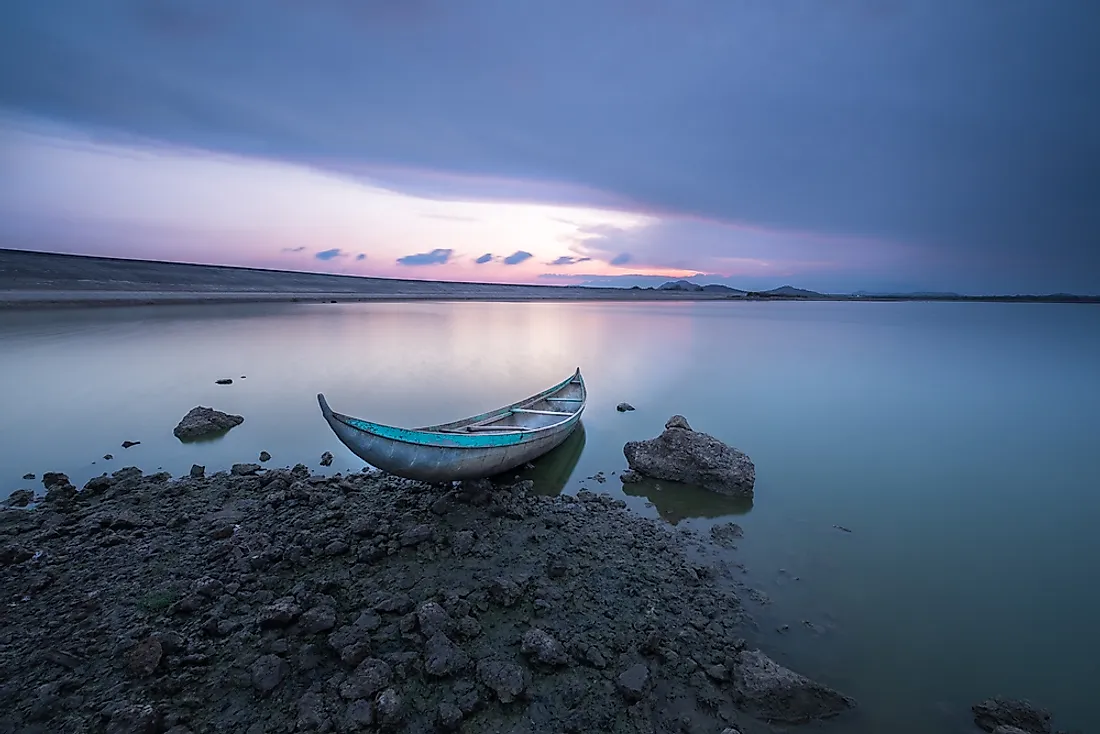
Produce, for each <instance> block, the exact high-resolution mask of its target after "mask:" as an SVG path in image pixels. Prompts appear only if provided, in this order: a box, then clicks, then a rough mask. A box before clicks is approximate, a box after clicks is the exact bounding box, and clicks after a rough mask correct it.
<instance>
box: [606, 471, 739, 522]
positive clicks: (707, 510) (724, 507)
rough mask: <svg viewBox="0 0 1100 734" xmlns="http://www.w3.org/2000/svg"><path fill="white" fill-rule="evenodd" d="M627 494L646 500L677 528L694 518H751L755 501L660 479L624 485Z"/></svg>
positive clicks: (643, 480)
mask: <svg viewBox="0 0 1100 734" xmlns="http://www.w3.org/2000/svg"><path fill="white" fill-rule="evenodd" d="M623 493H624V494H627V495H629V496H631V497H645V498H646V499H647V500H649V501H650V502H651V503H653V506H654V507H655V508H657V514H658V515H660V516H661V519H662V520H665V521H666V522H668V523H670V524H672V525H675V524H677V523H679V522H680V521H681V520H687V519H690V518H693V517H709V518H714V517H724V516H726V515H747V514H748V513H749V512H750V511H751V510H752V499H750V498H747V497H730V496H728V495H724V494H717V493H716V492H711V491H709V490H706V489H703V488H702V487H696V486H693V485H690V484H679V483H677V482H667V481H664V480H656V479H642V480H641V481H640V482H632V483H629V484H623Z"/></svg>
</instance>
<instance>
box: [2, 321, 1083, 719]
mask: <svg viewBox="0 0 1100 734" xmlns="http://www.w3.org/2000/svg"><path fill="white" fill-rule="evenodd" d="M578 366H579V367H581V369H582V370H583V373H584V376H585V380H586V382H587V384H588V389H589V396H590V397H589V404H588V408H587V410H586V412H585V415H584V422H583V427H584V431H583V433H580V432H578V433H577V434H575V435H574V436H573V437H572V438H571V440H570V442H569V443H568V444H567V445H565V446H563V447H562V449H561V450H559V451H558V452H556V453H555V454H554V455H552V456H549V457H547V459H546V460H545V461H542V462H540V465H539V466H538V467H537V468H536V469H535V470H533V471H532V472H530V473H531V474H532V475H533V478H534V479H535V480H536V481H537V482H538V486H537V489H538V491H542V492H560V491H566V492H575V491H577V490H578V489H579V488H580V487H581V486H587V487H590V488H592V489H593V490H596V491H603V492H608V493H611V494H613V495H615V496H616V497H621V498H623V499H625V500H626V501H627V502H628V503H629V505H630V506H631V507H632V508H633V509H634V510H636V511H637V512H639V513H642V514H646V515H651V516H654V517H656V516H660V517H661V518H663V519H664V521H666V522H670V523H676V524H677V525H678V526H680V527H685V528H690V529H693V530H696V531H699V532H700V533H702V534H705V533H706V532H707V530H708V529H709V527H710V526H712V525H713V524H715V523H718V522H727V521H730V520H734V521H736V522H737V523H739V524H740V525H742V526H743V527H744V529H745V537H744V538H743V540H741V541H739V547H738V549H737V550H736V551H733V552H731V556H730V557H731V559H732V560H734V561H735V562H738V563H743V564H744V565H745V569H746V573H745V575H744V581H745V584H746V585H748V586H749V587H751V588H754V589H757V590H759V591H761V592H763V594H764V595H766V596H767V597H768V598H770V599H771V603H770V604H756V603H754V602H752V601H749V600H748V599H747V598H746V604H747V605H748V606H749V609H750V612H751V613H752V614H753V615H754V616H755V617H756V618H757V619H758V621H759V630H758V631H757V632H756V633H755V636H757V637H758V638H759V641H760V642H761V644H763V645H765V647H766V649H767V650H768V652H769V653H772V654H773V655H774V657H776V658H777V659H778V660H780V661H781V662H784V663H786V664H788V665H790V666H791V667H793V668H795V669H796V670H799V671H800V672H803V673H806V674H808V675H811V676H814V677H818V678H820V679H821V680H823V681H824V682H827V683H830V684H832V685H835V686H837V687H838V688H841V689H842V690H843V691H844V692H845V693H848V694H850V695H852V696H854V697H855V698H857V699H858V700H859V701H860V703H861V708H860V712H859V715H858V717H856V718H854V719H853V720H852V722H851V726H850V727H849V728H847V729H845V730H846V731H851V730H853V728H851V727H856V728H857V729H858V730H861V731H868V732H871V731H895V732H914V733H915V732H927V731H941V732H950V731H959V732H972V731H977V729H976V728H975V727H974V726H973V725H972V724H971V723H970V717H969V709H968V707H969V705H970V704H971V703H973V702H975V701H977V700H979V699H981V698H985V697H987V696H990V695H994V694H1003V695H1006V696H1013V697H1026V698H1030V699H1032V700H1033V701H1035V702H1036V703H1039V704H1041V705H1043V706H1046V707H1048V708H1050V709H1052V710H1053V711H1054V712H1055V723H1056V725H1057V726H1060V727H1061V728H1066V729H1073V728H1078V729H1082V730H1085V731H1096V730H1100V709H1098V708H1097V707H1096V705H1095V702H1094V696H1095V690H1096V685H1097V681H1100V624H1098V623H1097V620H1100V588H1098V586H1097V584H1096V581H1095V580H1096V579H1097V578H1100V534H1097V533H1096V531H1095V525H1096V522H1097V520H1098V519H1100V492H1098V489H1100V450H1098V449H1100V446H1098V438H1097V437H1098V436H1100V379H1098V376H1100V371H1098V368H1100V307H1094V306H1074V305H1051V304H980V303H852V302H846V303H825V302H804V303H799V302H779V303H737V302H726V303H689V302H681V303H660V304H638V303H376V304H282V305H243V304H242V305H233V306H152V307H141V308H118V309H87V310H58V311H36V312H24V313H20V312H3V313H0V385H2V386H3V388H2V389H3V391H4V397H3V410H2V411H0V466H2V476H0V497H4V496H7V495H8V494H9V493H10V492H11V491H13V490H15V489H19V488H21V487H33V488H35V489H39V490H40V489H41V485H40V484H38V483H37V482H28V481H24V480H22V479H21V477H22V475H23V474H24V473H26V472H34V473H35V474H38V475H39V476H41V473H42V472H44V471H63V472H66V473H67V474H69V476H70V477H71V478H72V479H73V481H74V483H77V484H78V485H79V484H81V483H82V482H83V481H86V480H87V479H88V478H90V477H91V476H94V475H96V474H99V473H102V472H104V471H113V470H115V469H117V468H120V467H122V466H127V465H136V466H140V467H141V468H142V469H144V470H146V471H153V470H156V469H157V468H160V467H163V468H164V469H165V470H167V471H170V472H172V473H173V474H175V475H179V474H183V473H185V472H186V471H187V470H188V469H189V468H190V466H191V465H192V464H193V463H199V464H204V465H206V467H207V471H208V472H212V471H216V470H220V469H226V468H228V466H229V465H230V464H232V463H234V462H239V461H254V460H255V459H256V456H257V455H258V454H259V452H260V451H261V450H266V451H269V452H270V453H271V454H272V456H273V459H272V461H271V464H270V465H273V466H274V465H279V466H283V465H292V464H294V463H297V462H299V461H301V462H304V463H307V464H310V465H311V466H312V468H313V469H314V471H320V467H318V466H317V464H318V460H319V457H320V455H321V453H322V452H324V451H331V452H332V453H333V454H335V456H336V461H335V463H334V464H333V466H332V467H331V469H330V471H333V472H335V471H355V470H358V469H360V468H361V467H362V462H360V461H359V460H358V459H356V457H355V456H353V455H352V454H351V453H350V452H349V451H347V450H346V449H344V448H343V446H342V445H341V444H340V443H339V442H338V441H337V440H336V438H335V436H334V435H333V434H332V433H331V431H330V430H329V429H328V427H327V426H326V425H325V423H324V421H323V419H322V417H321V414H320V411H319V409H318V406H317V402H316V394H317V393H318V392H324V393H325V395H326V397H327V398H328V400H329V402H330V403H331V404H332V406H333V408H334V409H336V410H339V411H342V412H345V413H350V414H353V415H357V416H360V417H364V418H369V419H371V420H377V421H379V422H383V423H394V424H401V425H424V424H429V423H436V422H442V421H445V420H450V419H454V418H459V417H462V416H464V415H467V414H473V413H480V412H483V411H484V410H486V409H489V408H492V407H496V406H498V405H503V404H506V403H510V402H512V401H514V400H516V399H519V398H521V397H523V396H525V395H527V394H530V393H533V392H536V391H537V390H540V389H542V388H543V387H546V386H549V385H550V384H552V383H555V382H557V381H559V380H562V379H564V378H565V377H567V376H568V375H569V374H571V373H572V371H573V370H574V369H575V368H576V367H578ZM223 377H228V378H233V380H234V382H233V384H232V385H226V386H222V385H216V384H215V383H214V381H215V380H216V379H218V378H223ZM620 401H628V402H630V403H632V404H634V405H635V406H636V407H637V410H636V411H635V412H630V413H618V412H616V410H615V405H616V404H617V403H619V402H620ZM195 405H207V406H211V407H214V408H217V409H219V410H224V411H227V412H231V413H239V414H241V415H243V416H245V422H244V423H243V424H242V425H240V426H238V427H237V428H234V429H233V430H232V431H230V432H229V433H228V434H227V435H226V436H224V437H223V438H221V439H219V440H215V441H210V442H203V443H194V444H182V443H180V442H179V441H177V440H176V439H175V438H174V437H173V435H172V428H173V427H174V426H175V425H176V423H177V422H178V421H179V419H180V418H181V417H182V416H183V415H184V413H186V412H187V411H188V410H189V409H190V408H192V407H194V406H195ZM677 413H679V414H683V415H684V416H686V417H687V419H688V420H689V421H690V423H691V425H692V426H693V427H694V428H696V429H697V430H702V431H706V432H708V433H711V434H713V435H715V436H717V437H718V438H720V439H722V440H724V441H726V442H728V443H730V444H732V445H734V446H736V447H738V448H740V449H741V450H743V451H745V452H746V453H748V454H749V455H750V456H751V457H752V459H753V460H754V462H755V463H756V469H757V484H756V497H755V501H754V502H753V503H751V504H747V503H743V502H737V501H732V500H729V499H727V498H722V497H718V496H715V495H710V494H708V493H705V492H701V491H695V492H691V491H679V490H675V489H673V488H669V487H667V486H666V487H656V486H653V485H640V486H636V485H632V486H628V487H627V490H628V493H624V492H623V486H622V485H621V484H620V483H619V481H618V479H617V477H615V476H611V472H619V471H622V470H623V469H624V468H625V466H626V464H625V459H624V457H623V453H622V446H623V443H624V442H626V441H628V440H632V439H638V438H648V437H651V436H654V435H656V434H657V433H659V432H660V430H661V429H662V427H663V425H664V422H665V421H666V420H667V419H668V418H669V417H670V416H671V415H673V414H677ZM127 440H128V441H140V442H141V443H140V444H139V445H136V446H133V447H131V448H129V449H123V448H122V447H121V445H120V444H121V443H122V442H123V441H127ZM105 454H112V455H113V459H109V460H108V459H104V458H103V457H104V455H105ZM599 471H603V472H605V473H606V474H607V475H608V479H609V481H607V482H606V483H604V484H599V483H597V482H596V481H593V480H586V478H587V477H591V476H592V475H594V474H595V473H596V472H599ZM836 526H840V527H841V528H846V529H848V530H850V532H845V531H844V530H841V529H839V528H838V527H836ZM785 626H786V627H785Z"/></svg>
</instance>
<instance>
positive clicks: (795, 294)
mask: <svg viewBox="0 0 1100 734" xmlns="http://www.w3.org/2000/svg"><path fill="white" fill-rule="evenodd" d="M761 295H764V296H783V297H785V298H823V295H822V294H821V293H818V292H816V291H808V290H806V289H805V288H795V287H794V286H793V285H781V286H779V287H778V288H772V289H771V290H770V291H761Z"/></svg>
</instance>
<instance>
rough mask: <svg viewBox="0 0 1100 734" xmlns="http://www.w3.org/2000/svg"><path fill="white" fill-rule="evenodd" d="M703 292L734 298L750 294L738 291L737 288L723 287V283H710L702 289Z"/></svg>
mask: <svg viewBox="0 0 1100 734" xmlns="http://www.w3.org/2000/svg"><path fill="white" fill-rule="evenodd" d="M702 290H704V291H707V292H708V293H729V294H730V295H732V296H743V295H745V294H746V293H747V292H748V291H742V290H738V289H737V288H730V287H729V286H728V285H722V284H721V283H708V284H707V285H705V286H703V287H702Z"/></svg>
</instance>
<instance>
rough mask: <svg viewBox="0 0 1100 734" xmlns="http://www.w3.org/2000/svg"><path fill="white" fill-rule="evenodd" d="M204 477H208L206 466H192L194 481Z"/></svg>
mask: <svg viewBox="0 0 1100 734" xmlns="http://www.w3.org/2000/svg"><path fill="white" fill-rule="evenodd" d="M204 476H206V467H205V466H202V465H200V464H192V465H191V478H192V479H202V478H203V477H204Z"/></svg>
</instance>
